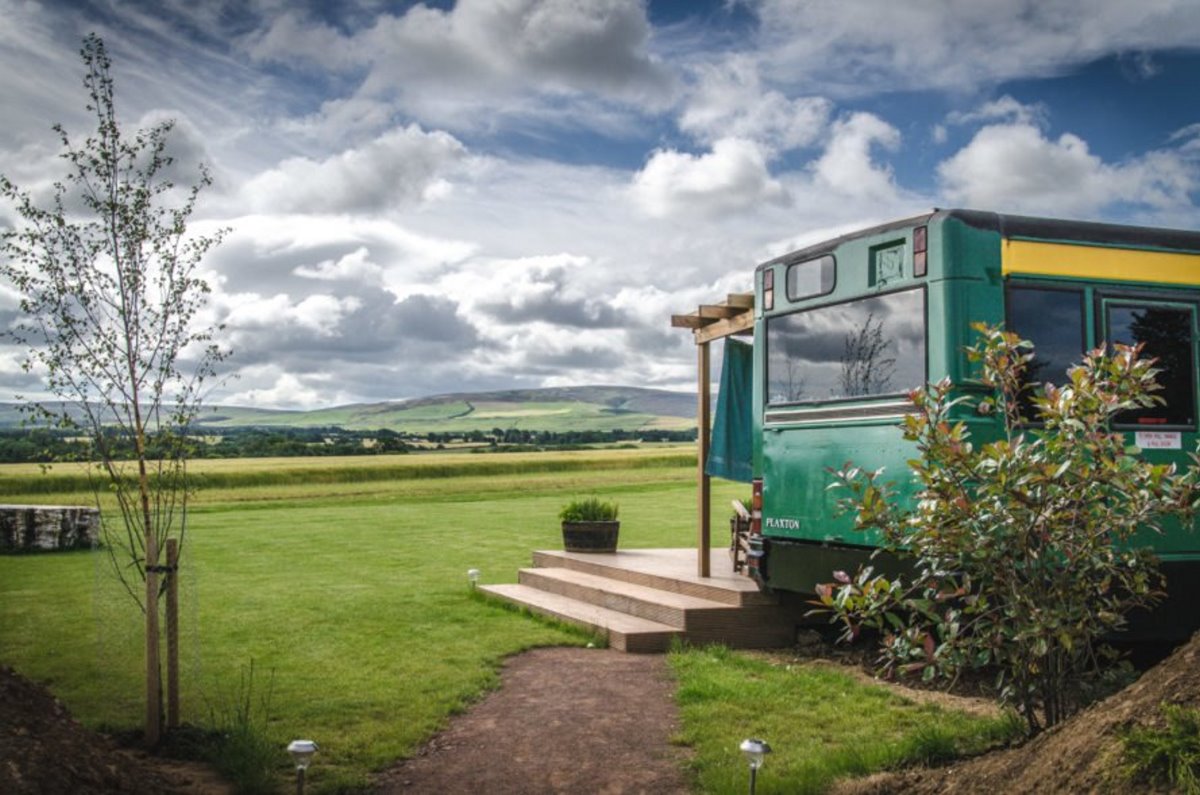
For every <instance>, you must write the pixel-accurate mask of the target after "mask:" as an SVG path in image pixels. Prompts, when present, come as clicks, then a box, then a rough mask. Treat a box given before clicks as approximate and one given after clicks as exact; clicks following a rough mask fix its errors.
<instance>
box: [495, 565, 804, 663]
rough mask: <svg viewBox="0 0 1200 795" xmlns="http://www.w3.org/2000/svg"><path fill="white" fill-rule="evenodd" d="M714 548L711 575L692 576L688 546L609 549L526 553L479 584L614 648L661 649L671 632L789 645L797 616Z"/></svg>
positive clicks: (752, 644) (743, 644)
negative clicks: (505, 578)
mask: <svg viewBox="0 0 1200 795" xmlns="http://www.w3.org/2000/svg"><path fill="white" fill-rule="evenodd" d="M717 553H718V551H714V557H713V560H712V564H713V565H712V566H711V571H712V572H713V576H712V577H707V578H702V577H699V576H697V575H696V573H695V570H696V551H695V550H694V549H637V550H628V551H620V552H616V553H612V554H595V553H592V554H581V553H572V552H559V551H538V552H534V553H533V567H531V568H526V569H521V570H520V571H519V572H518V582H517V583H516V584H513V585H482V586H480V588H479V589H480V590H481V591H483V592H484V593H487V594H490V595H492V596H495V597H498V598H500V599H504V600H507V601H509V602H513V603H515V604H518V605H521V606H522V607H526V608H528V609H529V610H531V611H533V612H536V613H541V614H543V615H547V616H552V617H554V618H557V619H560V620H563V621H568V622H570V623H573V624H578V625H580V626H583V627H587V628H590V629H593V630H595V631H597V632H600V633H605V634H607V636H608V643H609V646H611V647H612V648H614V649H619V650H621V651H626V652H662V651H666V650H667V649H668V648H669V647H670V645H671V640H672V638H680V639H681V640H684V641H687V642H689V643H693V644H704V643H723V644H726V645H728V646H732V647H735V648H771V647H779V646H787V645H790V644H791V643H792V642H793V640H794V639H795V626H796V624H797V623H798V622H799V620H800V619H799V617H798V616H797V615H796V614H795V613H794V612H793V611H791V610H789V609H787V608H785V607H783V606H782V605H780V604H779V603H778V602H777V601H776V599H775V598H774V597H772V596H771V595H769V594H766V593H763V592H762V591H760V590H759V589H758V586H757V585H755V583H754V582H753V581H751V580H750V579H748V578H746V577H744V576H741V575H738V574H734V573H733V572H732V571H728V570H729V569H730V564H729V561H728V557H727V553H726V551H725V550H720V551H719V555H718V554H717Z"/></svg>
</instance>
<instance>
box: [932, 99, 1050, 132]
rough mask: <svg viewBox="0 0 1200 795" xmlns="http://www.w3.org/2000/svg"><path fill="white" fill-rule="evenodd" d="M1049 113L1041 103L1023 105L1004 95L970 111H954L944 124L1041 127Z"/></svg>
mask: <svg viewBox="0 0 1200 795" xmlns="http://www.w3.org/2000/svg"><path fill="white" fill-rule="evenodd" d="M1048 113H1049V111H1048V109H1047V108H1046V106H1045V105H1043V104H1041V103H1033V104H1025V103H1022V102H1018V101H1017V100H1015V99H1013V98H1012V97H1011V96H1009V95H1007V94H1005V95H1004V96H1002V97H1000V98H999V99H994V100H992V101H990V102H985V103H983V104H982V105H980V106H979V107H978V108H976V109H975V110H972V111H954V112H952V113H949V114H947V116H946V123H947V124H952V125H955V126H962V125H968V124H978V123H980V122H994V121H1002V122H1008V123H1013V124H1022V125H1026V126H1031V127H1042V126H1044V125H1045V123H1046V117H1047V115H1048Z"/></svg>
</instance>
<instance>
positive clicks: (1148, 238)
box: [756, 208, 1200, 270]
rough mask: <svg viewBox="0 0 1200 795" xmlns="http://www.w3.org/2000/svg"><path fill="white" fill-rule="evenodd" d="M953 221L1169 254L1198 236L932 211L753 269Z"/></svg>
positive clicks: (1198, 246)
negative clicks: (899, 231) (903, 230)
mask: <svg viewBox="0 0 1200 795" xmlns="http://www.w3.org/2000/svg"><path fill="white" fill-rule="evenodd" d="M950 219H955V220H958V221H961V222H962V223H964V224H966V225H968V226H971V227H974V228H976V229H982V230H986V231H994V232H997V233H999V234H1000V236H1001V237H1002V238H1017V239H1027V240H1049V241H1059V242H1069V243H1092V244H1096V245H1101V246H1114V247H1130V248H1152V249H1163V250H1170V251H1195V252H1200V232H1196V231H1189V230H1185V229H1163V228H1156V227H1148V226H1129V225H1124V224H1103V223H1096V222H1093V221H1069V220H1064V219H1057V218H1037V217H1033V216H1028V215H1006V214H1004V213H992V212H984V211H980V210H961V209H950V210H941V209H936V208H935V209H934V210H933V211H932V212H929V213H925V214H923V215H916V216H912V217H911V218H904V219H900V220H897V221H889V222H888V223H885V224H879V225H878V226H872V227H869V228H867V229H862V230H859V231H857V232H850V233H849V234H845V235H841V236H840V237H835V238H832V239H830V240H825V241H822V242H820V243H816V244H814V245H811V246H807V247H805V248H803V249H799V250H797V251H791V252H788V253H787V254H784V255H782V256H779V257H776V258H774V259H772V260H770V261H768V262H764V263H763V264H761V265H759V266H758V268H757V269H756V270H762V269H763V268H767V267H769V266H771V265H777V264H780V263H783V262H794V261H797V260H806V259H813V258H816V257H820V256H823V255H825V254H829V253H831V252H833V251H834V250H835V249H836V248H837V247H838V246H840V245H842V244H843V243H845V242H847V241H850V240H857V239H859V238H863V237H872V236H874V235H878V234H882V233H884V232H889V231H891V230H893V229H908V228H911V227H914V226H921V225H925V224H930V223H936V222H940V221H945V220H950Z"/></svg>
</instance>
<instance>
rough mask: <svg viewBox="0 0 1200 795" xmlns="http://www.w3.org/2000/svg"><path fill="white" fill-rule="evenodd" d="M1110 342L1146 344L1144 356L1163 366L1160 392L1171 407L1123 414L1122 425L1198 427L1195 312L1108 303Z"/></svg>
mask: <svg viewBox="0 0 1200 795" xmlns="http://www.w3.org/2000/svg"><path fill="white" fill-rule="evenodd" d="M1105 309H1106V310H1107V311H1106V313H1105V321H1106V328H1105V336H1106V337H1107V339H1108V341H1109V342H1110V343H1120V344H1123V345H1135V344H1137V343H1142V344H1143V345H1144V346H1145V347H1144V348H1143V349H1142V356H1153V357H1154V358H1155V359H1157V360H1158V362H1157V363H1156V364H1155V367H1156V368H1157V369H1158V370H1159V373H1158V384H1159V386H1161V387H1162V390H1161V391H1159V392H1157V393H1156V394H1158V396H1159V397H1161V398H1163V399H1164V400H1165V401H1166V404H1165V405H1161V406H1150V407H1149V408H1144V409H1134V410H1132V411H1125V412H1122V413H1121V414H1118V415H1117V416H1116V417H1115V418H1114V421H1115V422H1116V423H1118V424H1121V425H1138V426H1142V427H1145V426H1147V425H1150V426H1157V425H1172V426H1180V425H1182V426H1192V425H1195V409H1196V391H1195V383H1196V381H1195V378H1196V375H1195V367H1194V358H1193V356H1194V354H1193V351H1194V350H1195V346H1194V343H1193V331H1192V329H1193V327H1194V317H1193V315H1194V312H1195V310H1194V309H1193V308H1192V307H1190V306H1179V305H1178V304H1176V305H1173V306H1172V305H1161V304H1160V305H1155V304H1151V303H1138V304H1127V303H1116V302H1112V303H1109V302H1105Z"/></svg>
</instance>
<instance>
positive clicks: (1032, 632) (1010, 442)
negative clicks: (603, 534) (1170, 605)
mask: <svg viewBox="0 0 1200 795" xmlns="http://www.w3.org/2000/svg"><path fill="white" fill-rule="evenodd" d="M975 328H976V329H977V330H978V331H979V332H980V334H981V339H980V341H979V342H978V343H977V344H976V345H975V346H974V347H973V348H971V349H969V351H968V353H969V355H970V358H971V360H972V361H973V362H977V363H979V364H981V365H982V366H981V370H982V383H983V386H984V387H986V388H987V390H988V392H987V393H986V394H984V395H983V396H982V397H980V396H979V394H978V392H976V393H972V394H965V395H964V394H960V393H957V392H956V391H955V389H954V388H953V387H952V386H951V384H950V383H949V382H948V381H942V382H941V383H938V384H932V385H930V386H928V387H927V388H924V389H918V390H916V391H914V392H913V393H912V394H911V395H910V398H911V400H912V403H913V406H914V408H915V413H913V414H910V415H909V416H907V417H906V418H905V420H904V422H903V425H902V428H903V431H904V438H905V439H907V440H909V441H911V442H915V443H916V446H917V449H918V450H919V452H920V456H919V458H917V459H915V460H913V461H910V462H909V463H910V465H911V467H912V473H913V477H914V478H915V480H916V485H917V492H916V495H915V499H914V500H913V503H912V505H913V507H912V508H911V509H908V508H903V507H900V505H899V503H898V502H897V500H896V498H895V492H894V489H893V485H892V484H891V483H885V482H884V481H883V480H882V472H880V471H876V472H864V471H862V470H860V469H857V468H854V467H852V466H850V465H849V464H847V465H846V467H844V468H843V469H842V471H840V472H835V473H833V474H834V478H835V482H834V484H833V485H832V486H831V488H840V489H846V490H848V491H849V492H850V494H851V495H852V496H850V497H848V498H845V499H843V500H842V505H843V507H845V508H847V509H849V510H852V511H853V512H854V514H855V519H856V522H855V524H856V527H857V528H858V529H860V530H866V529H878V530H879V532H880V535H881V537H882V544H881V546H882V548H884V549H886V550H887V551H889V552H891V553H893V554H896V555H898V556H901V557H902V558H906V559H908V560H910V561H911V562H912V574H911V575H910V576H897V577H895V578H893V579H889V578H888V577H885V576H881V575H877V574H875V573H874V572H873V571H872V570H871V569H870V568H866V569H864V570H862V571H860V572H858V573H857V575H856V576H854V577H851V576H849V575H847V574H845V573H843V572H835V574H834V579H835V580H836V583H832V584H828V585H823V586H821V587H820V588H819V589H818V590H819V593H818V596H819V598H820V600H821V602H822V604H823V605H824V606H825V607H826V608H828V609H830V610H832V611H833V620H834V621H841V622H842V623H843V624H844V626H845V632H844V633H843V637H845V638H852V637H854V636H856V635H857V634H858V632H859V630H860V629H861V628H862V627H864V626H866V627H872V628H875V629H877V630H879V631H880V632H881V633H882V655H881V662H882V664H883V667H884V668H885V669H888V670H889V672H901V673H912V674H919V675H921V677H922V678H923V679H926V680H931V679H935V678H939V677H940V678H953V677H955V676H957V675H958V674H959V673H960V672H961V671H963V670H964V669H978V668H994V669H996V670H998V671H999V675H998V678H997V681H996V685H997V688H998V690H999V693H1000V695H1001V697H1002V698H1003V699H1004V700H1005V701H1007V702H1008V703H1010V704H1012V705H1014V706H1015V707H1016V708H1017V710H1018V711H1019V712H1020V714H1021V716H1022V717H1023V718H1024V719H1025V720H1026V721H1027V723H1028V726H1029V729H1030V731H1031V732H1036V731H1038V730H1039V729H1040V728H1042V726H1043V725H1044V726H1049V725H1052V724H1054V723H1056V722H1058V721H1059V720H1061V719H1062V718H1064V717H1066V715H1067V714H1069V713H1070V712H1071V711H1073V710H1074V709H1077V708H1078V707H1079V705H1080V702H1081V701H1082V698H1081V694H1082V693H1083V692H1084V690H1085V689H1086V688H1085V687H1083V686H1084V685H1087V684H1089V683H1090V682H1091V681H1092V680H1095V679H1098V678H1099V677H1100V675H1101V673H1102V672H1103V670H1104V668H1105V666H1106V664H1107V663H1109V662H1110V661H1111V660H1110V658H1109V657H1108V656H1106V654H1105V651H1106V650H1105V649H1104V648H1103V646H1102V644H1101V643H1100V639H1101V638H1102V637H1103V636H1105V635H1109V634H1110V633H1113V632H1115V631H1117V630H1120V629H1121V628H1122V627H1123V626H1124V624H1125V616H1126V614H1127V613H1128V612H1129V611H1130V610H1132V609H1133V608H1137V607H1147V606H1150V605H1152V604H1153V603H1154V602H1155V601H1156V600H1157V599H1158V598H1159V597H1160V596H1161V587H1162V578H1161V575H1160V574H1159V573H1158V570H1157V568H1156V562H1155V560H1154V558H1153V555H1152V554H1151V553H1150V551H1149V550H1148V549H1143V548H1137V547H1134V546H1133V545H1131V543H1130V542H1131V539H1132V536H1133V534H1134V533H1135V532H1136V531H1139V530H1150V531H1159V530H1160V523H1161V522H1162V521H1163V519H1164V518H1166V517H1168V516H1178V517H1180V518H1183V519H1190V515H1191V513H1190V512H1191V508H1192V500H1193V499H1194V496H1195V489H1196V467H1194V466H1193V467H1191V468H1190V469H1189V470H1188V472H1187V473H1184V474H1179V473H1177V472H1176V471H1175V469H1174V467H1173V466H1170V465H1162V464H1153V463H1150V462H1149V461H1147V460H1145V459H1144V458H1142V457H1140V456H1139V455H1138V451H1137V450H1136V449H1127V448H1126V446H1125V440H1124V436H1123V434H1121V433H1119V432H1112V431H1110V430H1109V424H1110V421H1111V419H1112V417H1113V416H1114V415H1115V414H1117V413H1118V412H1120V411H1123V410H1126V409H1130V408H1136V407H1145V406H1150V405H1154V404H1156V403H1161V402H1162V401H1161V399H1159V398H1158V397H1157V396H1155V395H1154V394H1153V393H1154V391H1156V390H1157V389H1158V388H1159V387H1158V385H1157V384H1156V382H1155V374H1156V372H1157V371H1156V370H1155V369H1154V368H1153V360H1144V359H1140V358H1139V357H1138V354H1139V352H1140V349H1139V348H1130V347H1125V346H1116V347H1115V350H1114V352H1113V353H1112V354H1106V353H1105V352H1104V351H1102V350H1094V351H1091V352H1089V353H1088V354H1086V355H1085V357H1084V359H1083V362H1082V363H1081V364H1080V365H1077V366H1076V367H1074V368H1072V369H1071V370H1070V372H1069V374H1068V376H1069V378H1068V381H1067V383H1066V384H1064V385H1062V386H1054V385H1051V384H1046V385H1044V386H1042V387H1038V388H1037V389H1036V390H1034V389H1032V388H1031V387H1030V385H1029V383H1028V381H1027V379H1026V376H1025V373H1026V369H1027V367H1028V365H1029V362H1030V360H1031V359H1032V358H1033V353H1032V345H1031V344H1030V343H1029V342H1027V341H1024V340H1021V339H1020V338H1018V337H1017V336H1016V335H1015V334H1012V333H1009V332H1004V331H1002V330H1000V329H997V328H991V327H986V326H983V325H976V326H975ZM1031 393H1032V394H1031ZM1028 405H1032V406H1033V407H1034V408H1036V410H1037V412H1038V418H1039V420H1040V422H1041V423H1042V427H1041V428H1040V429H1037V428H1032V427H1030V425H1029V423H1028V422H1027V420H1026V418H1025V417H1024V416H1022V407H1023V406H1028ZM971 410H974V412H975V413H977V414H996V415H998V416H999V418H1000V419H1001V420H1002V421H1001V422H999V423H997V432H996V434H995V436H996V438H994V439H993V440H990V441H986V442H984V443H980V444H976V443H975V442H973V441H972V440H971V434H970V431H969V430H968V427H967V425H966V423H964V422H963V421H962V418H963V417H964V416H967V414H968V412H970V411H971Z"/></svg>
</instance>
